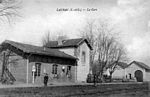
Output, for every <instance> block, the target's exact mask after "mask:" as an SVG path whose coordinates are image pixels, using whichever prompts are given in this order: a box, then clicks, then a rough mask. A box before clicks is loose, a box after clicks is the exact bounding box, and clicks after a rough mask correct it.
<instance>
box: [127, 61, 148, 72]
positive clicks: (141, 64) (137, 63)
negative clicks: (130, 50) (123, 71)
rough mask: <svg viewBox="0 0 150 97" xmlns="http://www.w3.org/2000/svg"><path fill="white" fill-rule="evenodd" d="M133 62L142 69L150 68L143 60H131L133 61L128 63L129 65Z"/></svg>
mask: <svg viewBox="0 0 150 97" xmlns="http://www.w3.org/2000/svg"><path fill="white" fill-rule="evenodd" d="M133 63H135V64H136V65H138V66H139V67H141V68H144V69H146V70H150V67H149V66H148V65H146V64H144V63H143V62H138V61H133V62H131V63H130V64H129V66H130V65H131V64H133Z"/></svg>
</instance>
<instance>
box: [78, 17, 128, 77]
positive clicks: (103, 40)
mask: <svg viewBox="0 0 150 97" xmlns="http://www.w3.org/2000/svg"><path fill="white" fill-rule="evenodd" d="M81 35H82V37H84V38H87V39H88V41H89V42H90V44H91V46H92V47H93V51H91V55H90V57H91V60H92V61H91V64H92V66H93V68H95V70H97V69H98V71H94V72H95V73H96V74H98V75H99V76H100V77H101V78H102V79H103V72H104V71H105V69H107V68H108V67H109V69H110V74H111V75H112V73H113V72H114V71H115V68H116V66H117V65H118V62H120V61H123V60H124V59H126V57H125V56H126V53H125V49H124V46H123V45H122V43H120V42H119V36H118V33H116V30H115V27H114V26H112V25H110V24H109V21H107V20H103V21H102V20H101V21H98V20H96V21H94V22H93V21H92V22H87V24H86V27H85V28H84V29H83V31H82V32H81ZM95 61H96V64H97V65H99V66H97V65H94V62H95Z"/></svg>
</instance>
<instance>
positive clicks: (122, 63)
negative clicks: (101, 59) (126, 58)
mask: <svg viewBox="0 0 150 97" xmlns="http://www.w3.org/2000/svg"><path fill="white" fill-rule="evenodd" d="M114 63H115V62H113V63H112V64H110V65H108V66H107V67H106V68H109V67H111V66H113V65H114ZM117 66H120V67H121V68H122V69H125V68H126V67H128V64H127V63H125V62H118V64H117Z"/></svg>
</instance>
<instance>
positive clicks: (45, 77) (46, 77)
mask: <svg viewBox="0 0 150 97" xmlns="http://www.w3.org/2000/svg"><path fill="white" fill-rule="evenodd" d="M47 82H48V74H47V73H46V74H45V76H44V86H47Z"/></svg>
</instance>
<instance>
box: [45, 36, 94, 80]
mask: <svg viewBox="0 0 150 97" xmlns="http://www.w3.org/2000/svg"><path fill="white" fill-rule="evenodd" d="M46 47H48V48H51V49H59V51H62V52H64V53H66V54H69V55H71V56H74V57H76V58H77V59H78V60H77V66H76V67H75V72H76V74H75V75H76V81H78V82H86V79H87V75H88V74H89V72H90V50H92V47H91V46H90V44H89V43H88V41H87V40H86V39H83V38H78V39H69V40H59V42H57V41H51V42H50V43H48V44H47V45H46Z"/></svg>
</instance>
